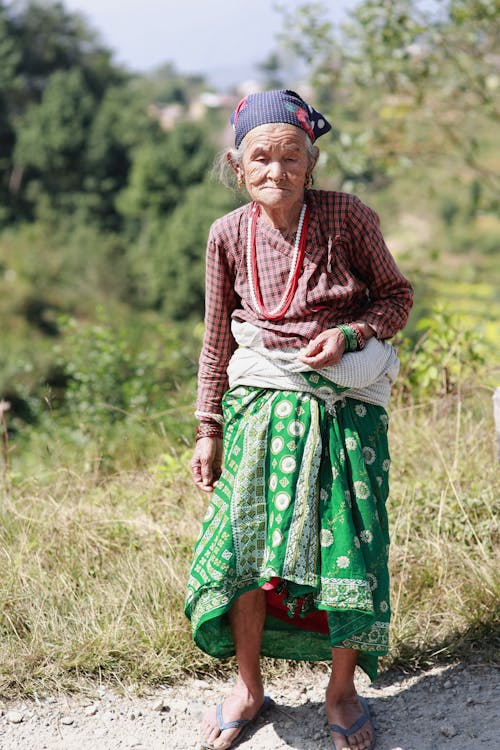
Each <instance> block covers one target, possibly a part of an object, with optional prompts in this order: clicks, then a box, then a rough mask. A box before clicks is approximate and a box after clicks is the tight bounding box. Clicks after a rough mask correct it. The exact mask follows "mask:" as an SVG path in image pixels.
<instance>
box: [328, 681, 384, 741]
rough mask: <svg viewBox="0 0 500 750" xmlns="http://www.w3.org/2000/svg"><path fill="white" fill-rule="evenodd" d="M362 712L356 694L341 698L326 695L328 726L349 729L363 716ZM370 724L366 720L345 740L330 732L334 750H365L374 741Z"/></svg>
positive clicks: (340, 735) (344, 737) (343, 736)
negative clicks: (334, 725) (335, 725)
mask: <svg viewBox="0 0 500 750" xmlns="http://www.w3.org/2000/svg"><path fill="white" fill-rule="evenodd" d="M363 714H364V710H363V707H362V706H361V704H360V702H359V699H358V696H357V694H356V693H352V694H351V695H348V696H344V697H341V698H332V697H331V696H329V695H328V694H327V699H326V717H327V719H328V724H337V725H338V726H341V727H345V729H349V728H350V727H352V726H353V725H354V724H355V723H356V722H357V720H358V719H359V718H360V717H361V716H363ZM374 736H375V734H374V731H373V726H372V723H371V721H370V720H369V719H367V720H366V721H365V722H364V723H363V724H362V725H361V726H360V727H359V728H358V729H357V730H356V731H354V732H353V733H352V734H349V735H348V737H347V738H346V736H345V735H343V734H341V733H340V732H331V737H332V740H333V742H334V745H335V750H366V749H367V748H369V747H371V745H372V742H373V739H374Z"/></svg>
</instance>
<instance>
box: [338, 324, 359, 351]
mask: <svg viewBox="0 0 500 750" xmlns="http://www.w3.org/2000/svg"><path fill="white" fill-rule="evenodd" d="M334 328H338V329H339V331H341V332H342V334H343V335H344V339H345V351H346V352H357V351H358V337H357V336H356V331H355V330H354V328H352V327H351V326H350V325H344V324H342V323H339V325H336V326H334Z"/></svg>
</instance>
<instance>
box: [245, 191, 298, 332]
mask: <svg viewBox="0 0 500 750" xmlns="http://www.w3.org/2000/svg"><path fill="white" fill-rule="evenodd" d="M306 210H307V206H306V204H305V203H304V204H303V205H302V209H301V211H300V216H299V223H298V226H297V234H296V235H295V243H294V247H293V255H292V261H291V264H290V272H289V274H288V279H287V282H286V286H285V291H284V292H283V295H282V297H281V299H280V301H279V303H278V304H277V305H276V307H273V308H272V310H267V309H266V308H265V307H264V302H263V299H262V294H261V291H260V285H259V276H258V270H257V247H256V239H255V234H256V225H257V218H258V216H259V214H260V207H259V206H258V205H257V204H256V203H254V204H253V205H252V208H251V210H250V215H249V217H248V232H247V273H248V282H249V286H250V296H251V298H252V304H253V306H254V308H255V309H256V310H257V312H258V313H259V315H260V316H261V317H263V318H266V319H267V320H280V319H281V318H282V317H283V316H284V315H285V313H286V311H287V310H288V308H289V307H290V305H291V303H292V300H293V296H294V294H295V291H296V289H297V283H298V279H299V275H300V268H301V266H302V261H303V258H304V250H305V240H306V237H305V236H304V238H302V229H303V225H304V220H305V216H306Z"/></svg>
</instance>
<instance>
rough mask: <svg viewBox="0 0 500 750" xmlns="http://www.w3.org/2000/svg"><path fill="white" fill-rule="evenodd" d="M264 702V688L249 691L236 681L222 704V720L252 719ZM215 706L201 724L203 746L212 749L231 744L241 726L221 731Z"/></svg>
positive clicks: (218, 749) (222, 749)
mask: <svg viewBox="0 0 500 750" xmlns="http://www.w3.org/2000/svg"><path fill="white" fill-rule="evenodd" d="M263 702H264V689H263V688H261V689H259V690H258V691H255V693H250V692H249V691H248V690H247V689H246V688H245V686H243V685H240V684H238V683H236V685H235V686H234V689H233V691H232V693H231V695H230V696H229V697H228V698H226V699H225V701H224V703H223V704H222V720H223V721H224V722H229V721H238V720H239V719H248V720H252V719H253V718H254V717H255V716H256V715H257V713H258V712H259V709H260V708H261V706H262V704H263ZM216 711H217V707H216V706H214V707H213V708H211V709H210V710H209V711H208V712H207V714H206V715H205V718H204V719H203V722H202V725H201V734H202V737H203V747H209V748H214V750H225V748H228V747H230V746H231V744H232V743H233V742H234V740H235V739H236V737H237V736H238V734H239V733H240V732H241V728H234V729H224V730H223V731H221V730H220V729H219V725H218V722H217V714H216Z"/></svg>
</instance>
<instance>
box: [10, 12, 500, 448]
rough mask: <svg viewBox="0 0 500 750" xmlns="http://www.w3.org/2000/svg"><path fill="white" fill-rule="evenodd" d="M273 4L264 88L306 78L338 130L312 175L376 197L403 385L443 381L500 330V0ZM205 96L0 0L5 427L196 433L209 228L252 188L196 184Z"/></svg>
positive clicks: (87, 32) (219, 120)
mask: <svg viewBox="0 0 500 750" xmlns="http://www.w3.org/2000/svg"><path fill="white" fill-rule="evenodd" d="M281 13H282V16H283V32H282V34H281V35H280V39H279V41H280V46H279V47H277V49H276V51H273V52H271V53H270V54H269V56H268V57H267V59H265V60H263V61H262V63H261V65H260V66H259V67H260V70H261V73H262V74H263V76H264V78H265V81H266V85H267V86H268V87H270V86H290V85H291V86H292V87H294V86H295V84H294V83H293V82H292V81H291V80H290V71H291V70H293V69H299V68H300V69H301V70H305V75H306V78H307V79H308V82H307V83H304V82H303V83H302V84H298V85H297V88H299V90H300V91H301V92H303V94H304V96H306V98H311V100H313V101H314V102H315V103H316V104H317V106H318V107H319V108H320V109H321V110H322V111H324V112H325V114H327V115H328V117H329V118H330V119H331V120H332V122H333V125H334V129H333V137H332V138H330V139H324V140H325V143H320V147H321V158H320V163H319V164H318V168H317V172H318V184H319V185H320V186H321V187H323V186H324V187H332V188H339V189H343V190H348V191H357V192H358V193H359V194H360V196H361V197H362V198H363V199H366V200H367V202H369V203H370V204H371V205H373V206H374V208H375V209H376V210H377V211H378V212H379V213H380V214H381V217H382V219H383V224H384V233H385V234H386V236H387V239H388V244H389V246H390V247H391V249H393V251H394V253H395V255H396V257H397V260H398V263H399V264H400V266H401V268H402V269H403V271H404V272H405V273H406V274H407V275H408V276H410V278H411V280H412V282H413V283H414V285H415V288H416V303H415V307H414V310H413V312H412V316H411V318H410V322H409V325H408V328H407V334H406V335H407V336H408V339H407V340H406V341H405V342H404V346H403V347H402V348H401V351H402V358H403V362H402V373H403V376H404V377H403V378H401V379H400V383H401V384H402V385H401V386H399V385H398V388H401V390H400V394H401V395H402V397H404V398H406V397H407V396H408V394H410V393H411V394H412V396H416V397H418V398H425V397H426V394H427V396H430V395H439V394H442V393H446V392H451V393H454V392H455V391H456V390H459V389H460V388H461V387H462V386H461V384H462V383H463V382H464V381H466V380H467V379H472V380H474V379H475V378H478V377H483V376H482V369H481V368H482V367H483V365H484V366H487V358H486V361H485V354H484V346H489V347H493V349H494V347H498V343H499V341H500V331H499V324H498V321H499V320H500V297H499V292H498V289H499V288H500V281H499V280H498V265H497V264H496V263H495V255H496V253H497V250H498V243H499V241H500V222H499V221H498V189H497V188H498V183H497V181H496V180H497V178H496V175H495V172H496V171H498V169H497V168H498V166H499V162H498V154H497V148H496V140H495V137H494V131H493V129H492V125H497V124H498V112H499V105H498V94H499V90H500V82H499V75H498V70H497V57H495V40H496V39H497V38H498V30H499V24H498V21H499V16H500V13H499V2H498V0H489V1H487V0H475V1H474V2H465V1H462V0H437V1H436V2H435V3H432V4H430V3H425V2H420V1H419V2H415V3H406V2H403V1H402V0H377V2H375V1H374V0H363V1H361V0H360V2H359V4H358V6H357V7H356V9H355V11H354V12H353V13H352V14H351V16H350V20H349V22H348V23H347V24H345V25H344V26H339V27H334V26H333V25H332V24H331V23H330V22H329V21H328V20H327V18H326V8H325V6H324V5H323V4H322V3H320V2H311V3H307V2H305V3H304V4H303V5H302V6H300V7H299V8H298V9H295V10H292V9H290V8H289V7H287V6H286V4H282V6H281ZM206 90H207V84H206V82H205V80H204V78H203V76H201V75H182V74H180V73H179V72H177V71H176V70H175V68H174V66H173V65H172V64H170V63H166V64H165V65H163V66H162V67H160V68H158V69H157V70H156V71H153V72H152V73H151V74H149V75H136V74H134V73H132V72H131V71H127V70H124V69H123V68H122V67H120V66H119V65H117V64H116V63H115V62H114V60H113V55H112V53H111V51H110V50H109V49H107V48H106V46H105V45H104V44H103V43H102V41H101V40H100V38H99V36H98V34H97V33H96V32H95V31H94V30H93V29H91V28H90V27H89V26H88V24H87V22H86V21H85V20H84V19H83V18H82V17H81V16H79V15H78V14H75V13H71V12H69V11H68V10H66V8H65V7H64V5H63V4H62V3H60V2H41V1H39V0H31V1H30V0H26V1H24V0H23V1H22V2H2V0H0V230H1V231H0V325H1V327H2V347H1V349H0V398H2V397H4V398H6V399H7V400H9V401H10V402H11V403H12V408H11V410H10V411H9V413H8V422H9V430H10V432H11V433H12V435H15V436H16V440H21V439H24V438H25V437H26V434H27V433H28V432H29V431H30V430H31V429H32V427H33V426H38V429H37V430H34V432H35V433H36V434H40V432H41V431H42V430H43V431H44V434H47V435H48V434H50V435H51V439H52V440H54V434H55V431H56V430H57V429H62V425H64V430H65V435H66V436H72V437H71V439H72V440H75V441H76V442H78V440H82V441H83V442H85V441H88V440H90V442H92V439H93V438H91V437H90V436H91V435H95V434H96V433H97V432H99V431H101V433H102V434H104V433H106V436H107V437H106V439H107V440H108V442H109V446H108V448H107V451H108V453H109V454H110V455H111V454H113V453H114V454H115V455H116V454H117V453H118V452H119V450H120V445H121V443H120V438H119V437H118V436H119V434H120V430H122V428H124V427H125V426H126V430H125V431H124V434H125V433H127V434H129V433H128V432H127V431H129V430H132V425H133V426H134V427H133V429H134V430H136V433H135V435H136V438H137V441H138V442H141V443H142V444H143V445H145V444H146V443H147V442H148V441H147V435H148V430H150V428H151V424H153V423H154V424H155V425H156V427H155V429H160V430H165V431H166V432H167V433H168V434H170V435H172V434H174V433H175V432H176V430H177V433H178V434H181V435H182V434H184V432H186V434H190V430H191V420H192V403H191V402H192V400H193V399H194V380H193V375H194V372H195V369H196V365H195V360H196V356H197V349H198V348H199V343H200V337H201V322H200V321H201V320H202V316H203V287H204V265H205V260H204V256H205V245H206V238H207V233H208V229H209V227H210V224H211V222H212V221H213V220H214V219H215V218H217V217H218V216H220V215H222V214H223V213H226V212H227V211H230V210H232V209H233V208H235V207H236V206H237V205H238V204H239V203H240V202H241V201H243V200H246V198H245V197H244V196H240V195H238V196H236V195H234V194H232V193H231V192H230V191H227V190H226V189H224V188H223V187H222V186H220V185H218V184H217V183H215V182H213V181H211V179H210V178H209V177H208V172H209V167H210V164H211V162H212V160H213V157H214V154H215V151H216V149H217V148H218V145H219V142H220V141H221V140H222V139H226V138H227V131H226V130H225V129H224V128H225V127H227V120H228V115H229V111H230V109H231V104H230V103H229V102H228V103H227V106H226V105H223V106H221V107H219V108H210V107H208V108H207V107H204V105H203V101H204V100H203V96H202V95H203V93H204V92H206ZM238 97H239V94H237V92H234V102H236V100H237V98H238ZM172 113H173V115H172ZM322 140H323V139H322ZM495 267H496V270H495ZM438 299H439V300H442V302H443V309H442V310H441V311H439V310H436V300H438ZM102 308H105V309H106V315H105V316H104V317H103V314H102V312H99V311H100V310H102ZM449 310H451V311H453V315H452V314H451V313H450V312H447V311H449ZM445 311H446V312H445ZM457 316H458V317H457ZM71 321H72V322H71ZM458 321H460V323H459V322H458ZM423 331H424V333H423V334H422V332H423ZM474 331H476V333H477V332H479V333H480V335H479V333H478V335H474ZM483 340H484V341H485V342H487V343H485V344H484V346H483V344H482V343H481V342H482V341H483ZM490 359H491V356H490ZM165 410H166V412H165V413H167V412H168V414H169V417H168V420H167V421H166V422H165V423H163V421H162V419H161V418H160V419H159V421H158V420H156V417H153V415H157V414H160V413H163V412H164V411H165ZM174 412H175V414H174ZM150 419H151V420H153V421H152V422H150V421H149V420H150ZM106 425H107V426H106ZM68 439H69V437H68ZM35 442H36V441H35ZM113 446H114V447H113ZM101 447H102V446H101ZM30 450H31V451H32V452H33V455H36V451H35V450H34V443H33V444H32V445H31V447H30Z"/></svg>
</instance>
